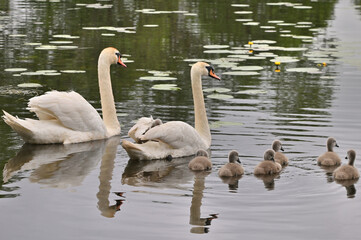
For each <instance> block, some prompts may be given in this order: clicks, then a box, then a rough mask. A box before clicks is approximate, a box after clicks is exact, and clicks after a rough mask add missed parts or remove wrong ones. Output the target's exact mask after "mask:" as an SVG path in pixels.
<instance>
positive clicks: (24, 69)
mask: <svg viewBox="0 0 361 240" xmlns="http://www.w3.org/2000/svg"><path fill="white" fill-rule="evenodd" d="M26 70H28V69H26V68H6V69H4V71H5V72H25V71H26Z"/></svg>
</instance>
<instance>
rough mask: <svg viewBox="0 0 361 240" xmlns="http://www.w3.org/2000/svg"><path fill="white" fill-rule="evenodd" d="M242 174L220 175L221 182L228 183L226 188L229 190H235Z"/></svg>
mask: <svg viewBox="0 0 361 240" xmlns="http://www.w3.org/2000/svg"><path fill="white" fill-rule="evenodd" d="M242 176H243V175H240V176H234V177H220V178H221V179H222V182H223V183H225V184H228V189H229V190H230V191H236V190H237V189H238V181H239V180H240V179H241V178H242Z"/></svg>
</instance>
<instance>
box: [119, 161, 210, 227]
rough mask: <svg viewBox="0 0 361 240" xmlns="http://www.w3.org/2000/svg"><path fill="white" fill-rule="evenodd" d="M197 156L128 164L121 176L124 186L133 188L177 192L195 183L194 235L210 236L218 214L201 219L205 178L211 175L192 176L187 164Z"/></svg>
mask: <svg viewBox="0 0 361 240" xmlns="http://www.w3.org/2000/svg"><path fill="white" fill-rule="evenodd" d="M193 158H194V156H190V157H183V158H174V159H172V160H171V161H169V160H151V161H137V160H129V162H128V165H127V166H126V167H125V169H124V173H123V175H122V184H127V185H131V186H148V187H159V188H176V189H184V190H188V187H182V185H185V184H187V183H189V182H191V181H192V180H194V185H193V196H192V202H191V207H190V220H189V223H190V224H191V225H194V226H197V227H192V228H191V230H190V231H191V232H192V233H207V232H208V231H209V229H208V227H206V226H209V225H210V224H211V221H212V219H214V218H217V214H210V215H209V217H207V218H201V205H202V198H203V190H204V188H205V186H204V182H205V177H206V176H207V175H208V174H209V173H210V172H193V171H191V170H189V169H188V163H189V161H190V160H191V159H193Z"/></svg>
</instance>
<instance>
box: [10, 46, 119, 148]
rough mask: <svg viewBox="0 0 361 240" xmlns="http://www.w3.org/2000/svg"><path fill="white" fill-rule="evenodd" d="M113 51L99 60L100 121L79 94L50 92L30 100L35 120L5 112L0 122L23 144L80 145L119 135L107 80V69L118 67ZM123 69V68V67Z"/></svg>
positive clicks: (108, 49)
mask: <svg viewBox="0 0 361 240" xmlns="http://www.w3.org/2000/svg"><path fill="white" fill-rule="evenodd" d="M120 58H121V55H120V53H119V51H118V50H116V49H115V48H106V49H104V50H103V51H102V52H101V53H100V56H99V60H98V79H99V91H100V98H101V104H102V112H103V119H102V118H101V117H100V116H99V114H98V112H97V111H96V110H95V109H94V107H93V106H92V105H90V104H89V103H88V102H87V101H86V100H85V99H84V98H83V97H82V96H81V95H80V94H78V93H76V92H74V91H70V92H59V91H49V92H46V93H45V94H44V95H41V96H37V97H33V98H31V99H30V100H29V103H28V110H29V111H30V112H34V113H35V114H36V116H37V117H38V120H36V119H19V118H18V117H14V116H12V115H11V114H9V113H7V112H5V111H3V112H4V115H3V119H4V121H5V123H7V124H8V125H9V126H10V127H11V128H12V129H13V130H14V131H15V132H17V133H18V134H19V135H20V136H21V137H22V138H23V139H24V141H25V142H27V143H32V144H52V143H62V144H68V143H79V142H86V141H92V140H98V139H105V138H109V137H112V136H115V135H118V134H120V124H119V122H118V119H117V115H116V110H115V104H114V97H113V92H112V87H111V80H110V65H111V64H116V63H118V64H120V65H123V66H125V64H124V63H123V62H122V61H121V59H120ZM125 67H126V66H125Z"/></svg>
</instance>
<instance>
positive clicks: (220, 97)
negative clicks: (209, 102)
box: [207, 93, 233, 99]
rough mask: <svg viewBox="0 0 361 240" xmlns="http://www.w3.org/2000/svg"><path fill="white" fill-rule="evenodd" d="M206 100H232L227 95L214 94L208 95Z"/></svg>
mask: <svg viewBox="0 0 361 240" xmlns="http://www.w3.org/2000/svg"><path fill="white" fill-rule="evenodd" d="M207 98H212V99H232V98H233V96H231V95H227V94H219V93H214V94H210V95H208V96H207Z"/></svg>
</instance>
